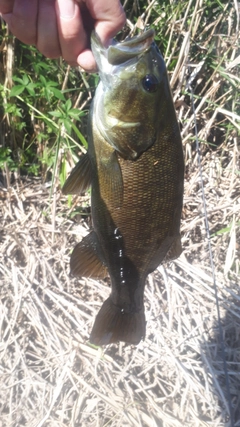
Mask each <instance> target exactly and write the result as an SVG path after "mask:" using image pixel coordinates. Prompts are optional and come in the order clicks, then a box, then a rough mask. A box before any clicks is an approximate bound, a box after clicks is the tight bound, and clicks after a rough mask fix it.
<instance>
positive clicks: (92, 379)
mask: <svg viewBox="0 0 240 427" xmlns="http://www.w3.org/2000/svg"><path fill="white" fill-rule="evenodd" d="M190 3H191V2H190ZM202 7H203V5H202V2H199V1H197V2H196V13H195V15H193V16H191V20H190V23H189V35H190V34H191V42H192V43H193V41H194V30H195V26H196V25H198V20H199V19H200V18H201V10H202ZM235 7H236V4H235V2H233V6H232V12H231V13H232V15H231V16H232V19H233V17H234V14H235V13H236V10H235ZM149 10H150V11H151V9H149ZM231 16H230V17H231ZM224 18H225V17H224V12H223V14H222V16H221V19H224ZM143 19H146V17H145V18H144V17H143ZM227 22H229V20H228V21H227ZM174 25H175V26H174ZM174 25H173V28H171V31H172V32H173V33H174V31H176V32H178V33H179V37H181V38H182V40H183V43H185V49H184V50H182V52H181V53H180V54H179V55H178V62H177V72H176V73H173V74H172V76H171V79H172V80H171V81H172V85H173V88H174V99H175V101H177V109H178V114H179V118H180V120H181V121H182V123H183V128H182V135H183V141H184V150H185V160H186V180H185V199H184V210H183V221H182V241H183V245H184V252H183V254H182V255H181V256H180V258H179V259H178V260H176V261H174V262H172V263H171V264H168V265H164V266H160V267H159V268H158V269H157V270H156V271H155V272H154V273H153V274H152V275H150V276H149V279H148V283H147V285H146V290H145V307H146V319H147V336H146V340H145V341H144V342H141V343H140V344H139V345H138V346H136V347H134V346H127V345H125V344H123V343H120V344H119V345H111V346H108V347H106V348H104V349H101V348H99V349H96V348H94V347H92V346H90V345H89V344H88V337H89V332H90V329H91V327H92V324H93V321H94V318H95V316H96V314H97V312H98V310H99V308H100V306H101V304H102V302H103V301H104V300H105V299H106V298H107V296H108V295H109V288H108V287H107V285H105V284H104V283H103V282H97V281H94V280H87V279H82V280H77V279H74V278H70V277H69V254H70V251H71V250H72V248H73V247H74V245H75V243H76V242H77V241H79V240H80V239H81V237H82V236H84V235H85V234H87V229H88V225H87V223H86V221H85V220H84V219H83V218H80V219H79V220H78V221H76V219H74V220H71V219H70V211H71V208H68V206H67V204H66V198H64V197H62V196H61V193H60V191H57V190H56V193H55V194H53V195H52V197H50V196H49V187H48V185H46V184H42V182H41V180H40V179H34V180H33V179H27V178H23V177H21V178H20V179H18V180H17V181H16V182H15V183H14V184H13V185H12V186H10V185H7V186H6V187H4V186H2V188H0V199H1V209H0V218H1V228H0V230H1V231H0V236H1V240H0V283H1V286H0V294H1V305H0V310H1V312H0V337H1V338H0V358H1V359H0V360H1V361H0V413H1V416H0V426H1V427H17V426H27V427H40V426H43V427H47V426H49V427H61V426H64V427H76V426H84V427H85V426H86V427H91V426H92V427H95V426H99V427H107V426H111V427H116V426H121V427H122V426H127V427H128V426H142V427H154V426H156V427H159V426H164V427H175V426H176V427H177V426H179V427H180V426H186V427H187V426H189V427H193V426H194V427H195V426H196V427H200V426H214V427H220V426H224V427H228V426H229V427H230V426H231V422H230V419H229V397H228V393H227V387H226V378H225V377H226V372H225V370H224V365H223V360H222V350H221V346H222V343H221V336H220V334H219V323H218V316H217V309H216V297H215V290H214V284H213V272H212V269H211V266H210V261H209V248H208V242H207V237H206V231H205V218H204V211H203V201H202V191H201V176H200V170H199V165H198V159H197V153H196V151H195V149H194V142H192V138H193V136H194V125H193V112H192V110H191V108H190V98H188V97H186V96H185V97H184V96H180V93H181V91H182V88H183V87H186V80H187V79H188V78H189V74H187V69H188V66H187V58H188V51H187V50H186V49H188V47H189V46H190V39H189V35H187V33H186V32H185V31H184V30H183V28H184V25H183V21H182V22H175V24H174ZM216 25H217V24H216ZM229 25H230V24H229ZM237 25H238V21H237ZM237 30H238V28H237V27H231V28H230V27H228V26H226V34H225V36H224V37H223V36H221V35H219V38H220V39H221V37H222V39H223V38H224V43H225V44H221V43H220V42H219V43H218V49H219V50H220V52H221V54H223V50H224V49H225V47H226V46H227V49H229V55H228V58H229V61H228V62H227V61H225V60H224V61H223V62H222V67H223V69H224V70H225V73H226V74H224V73H223V72H222V71H221V73H220V74H219V73H218V74H217V72H216V70H213V72H212V75H211V78H212V84H211V85H207V84H206V82H205V81H204V78H203V75H202V74H201V71H199V73H200V74H199V80H198V82H197V83H195V88H197V87H201V84H203V86H202V88H201V92H200V91H199V94H200V96H201V99H200V101H199V102H198V103H196V115H197V120H198V128H199V139H200V140H204V141H211V142H213V141H216V140H217V139H218V138H219V135H220V144H219V146H218V148H215V149H211V146H209V145H208V146H205V145H204V144H203V145H202V154H203V157H202V160H201V164H202V170H203V181H204V189H205V198H206V204H207V214H208V221H209V227H210V233H211V235H213V234H214V235H213V236H212V237H211V245H212V251H213V256H214V263H215V276H216V287H217V293H218V298H219V304H220V313H221V324H222V330H223V339H224V346H225V356H226V361H227V372H228V376H229V383H230V397H231V403H232V406H233V420H234V424H232V425H234V426H235V427H237V426H240V409H239V408H240V291H239V285H240V273H239V270H240V262H239V258H240V185H239V177H240V166H239V163H240V156H239V134H238V132H239V127H240V121H239V120H240V117H239V111H237V110H235V109H234V105H233V103H234V102H233V101H232V102H233V103H232V104H231V100H233V99H235V98H234V90H238V89H239V71H237V66H238V63H239V62H238V60H237V58H239V57H238V55H239V47H238V48H237V47H236V44H237V38H236V36H237ZM211 31H213V34H216V31H217V27H214V26H213V27H212V29H211ZM234 37H235V39H234ZM220 39H219V40H220ZM222 39H221V40H222ZM219 40H218V41H219ZM221 40H220V41H221ZM195 41H196V42H197V40H195ZM233 41H234V42H233ZM206 48H207V47H206ZM169 57H170V56H169V53H168V56H167V58H166V59H168V58H169ZM191 65H193V64H191ZM195 65H197V64H195ZM192 68H193V67H192ZM191 72H192V69H191V71H190V74H191ZM229 76H230V77H229ZM226 78H231V79H233V80H234V82H235V83H236V86H235V89H234V85H232V86H230V87H229V91H228V92H227V94H226V93H225V92H223V95H222V97H220V96H219V92H218V90H217V89H218V88H219V85H220V86H221V85H224V82H225V81H226ZM204 85H205V86H204ZM216 94H217V95H216ZM188 101H189V102H188ZM211 102H213V103H214V105H215V107H214V106H213V104H211ZM231 105H232V108H230V107H231ZM229 123H230V124H231V125H232V128H231V131H229V130H228V128H227V127H226V124H229ZM224 126H225V127H224ZM205 147H206V148H205ZM83 200H85V199H83ZM77 203H81V199H80V200H79V199H78V200H77Z"/></svg>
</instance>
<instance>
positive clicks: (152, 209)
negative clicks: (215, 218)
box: [71, 30, 184, 345]
mask: <svg viewBox="0 0 240 427" xmlns="http://www.w3.org/2000/svg"><path fill="white" fill-rule="evenodd" d="M140 37H142V38H141V39H140V41H139V45H138V43H137V40H138V39H137V38H134V40H133V39H130V40H129V42H125V45H124V49H126V50H127V47H128V43H129V44H130V46H129V50H127V62H126V61H125V62H124V60H125V59H126V58H125V56H124V52H122V44H117V45H116V46H115V47H114V49H115V50H114V52H111V55H110V56H111V61H112V63H117V65H116V66H115V68H114V67H113V70H112V69H111V73H109V74H110V77H109V76H108V75H106V76H105V75H103V76H101V73H100V76H101V78H102V83H101V84H100V85H99V87H98V89H97V92H96V95H95V99H94V103H93V106H92V111H91V118H90V132H89V149H88V159H89V160H88V161H89V168H90V169H91V186H92V200H91V210H92V220H93V228H94V231H93V232H92V233H91V239H89V238H88V239H85V240H84V241H83V242H81V243H80V244H79V245H77V247H76V249H75V250H74V252H73V254H72V258H71V269H72V271H73V273H75V274H79V275H83V274H82V273H83V272H85V270H84V268H83V267H82V266H83V264H84V263H85V265H88V266H87V267H86V273H87V274H85V275H88V276H94V274H93V273H92V271H93V270H94V271H95V276H98V277H101V274H102V277H104V273H106V271H107V272H108V273H109V275H110V278H111V285H112V291H111V295H110V297H109V298H108V300H107V301H105V303H104V304H103V306H102V308H101V310H100V312H99V313H98V315H97V318H96V321H95V323H94V326H93V330H92V333H91V337H90V341H91V342H93V343H94V344H98V345H103V344H109V343H112V342H116V341H119V340H120V341H125V342H128V343H133V344H137V343H138V342H139V341H140V340H141V338H143V337H144V335H145V317H144V305H143V295H144V286H145V281H146V278H147V275H148V274H149V273H151V272H152V271H153V270H154V269H155V268H156V267H157V266H158V265H159V264H160V263H161V262H162V261H164V260H166V259H172V258H174V257H176V256H178V255H179V254H180V253H181V243H180V234H179V229H180V217H181V209H182V198H183V172H184V166H183V153H182V144H181V137H180V132H179V128H178V123H177V119H176V114H175V110H174V106H173V101H172V96H171V92H170V88H169V83H168V78H167V73H166V67H165V64H164V61H163V59H162V57H161V55H160V53H159V51H158V50H157V48H156V46H155V44H154V43H153V41H152V39H153V33H152V32H151V30H150V31H149V32H148V34H146V35H145V36H144V35H142V36H140ZM131 40H133V42H132V43H133V50H134V52H135V51H136V52H137V53H136V52H135V53H136V54H135V56H134V54H133V53H131V49H130V47H131ZM93 43H96V44H97V47H98V46H99V41H98V40H97V39H95V40H93ZM100 48H101V49H103V47H101V46H100ZM118 49H119V50H120V51H121V54H120V59H121V61H123V64H125V65H124V66H122V65H119V62H120V59H119V58H118ZM131 54H132V55H133V58H130V59H129V56H131ZM96 57H97V54H96ZM131 61H133V64H132V62H131ZM121 64H122V63H121ZM100 66H101V64H100V65H99V67H100ZM117 67H122V71H119V72H118V74H117V71H116V70H118V68H117ZM114 71H115V73H116V75H114ZM146 76H147V77H146ZM108 77H109V79H110V83H109V81H108V80H107V79H108ZM104 81H105V85H104ZM108 86H109V87H108ZM85 164H86V161H85ZM80 175H81V174H80ZM80 181H81V179H80ZM90 240H91V241H90ZM92 249H94V250H93V251H92V252H91V250H92ZM87 254H88V255H87ZM89 254H90V255H89ZM83 270H84V271H83ZM101 272H104V273H101Z"/></svg>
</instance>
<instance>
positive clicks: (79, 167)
mask: <svg viewBox="0 0 240 427" xmlns="http://www.w3.org/2000/svg"><path fill="white" fill-rule="evenodd" d="M90 185H91V163H90V159H89V156H88V154H84V155H83V156H82V157H81V159H80V160H79V162H78V163H77V164H76V166H75V167H74V168H73V170H72V172H71V173H70V175H69V177H68V178H67V180H66V182H65V184H64V186H63V188H62V193H63V194H81V193H84V192H85V191H86V190H87V189H88V188H89V187H90Z"/></svg>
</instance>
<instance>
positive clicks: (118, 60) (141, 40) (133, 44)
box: [107, 29, 155, 65]
mask: <svg viewBox="0 0 240 427" xmlns="http://www.w3.org/2000/svg"><path fill="white" fill-rule="evenodd" d="M154 35H155V32H154V30H153V29H150V30H148V31H146V32H144V33H143V34H140V35H139V36H135V37H132V38H131V39H129V40H128V39H126V40H125V41H123V42H121V43H118V44H116V45H111V46H109V48H108V51H107V57H108V62H109V64H111V65H119V64H122V63H124V62H126V61H128V60H129V59H132V58H135V57H136V56H139V55H142V54H143V53H145V52H147V51H148V50H149V48H150V46H151V44H152V43H153V40H154Z"/></svg>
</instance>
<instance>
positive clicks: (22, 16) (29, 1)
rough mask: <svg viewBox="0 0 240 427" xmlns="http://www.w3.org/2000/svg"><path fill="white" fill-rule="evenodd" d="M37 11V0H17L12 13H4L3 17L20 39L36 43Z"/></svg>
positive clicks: (28, 42)
mask: <svg viewBox="0 0 240 427" xmlns="http://www.w3.org/2000/svg"><path fill="white" fill-rule="evenodd" d="M9 3H13V2H9ZM37 11H38V6H37V0H15V2H14V5H13V9H12V13H8V14H4V15H3V19H5V20H6V22H7V23H8V25H9V28H10V30H11V32H12V33H13V34H14V35H15V36H16V37H17V38H18V39H19V40H21V41H22V42H23V43H26V44H35V43H36V36H37V33H36V22H37Z"/></svg>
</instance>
